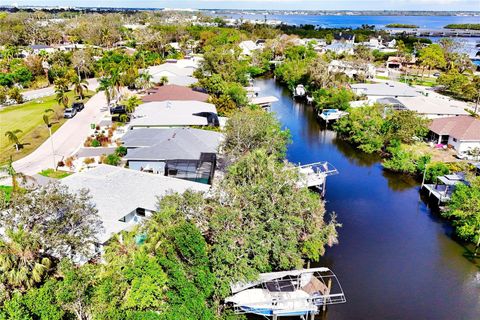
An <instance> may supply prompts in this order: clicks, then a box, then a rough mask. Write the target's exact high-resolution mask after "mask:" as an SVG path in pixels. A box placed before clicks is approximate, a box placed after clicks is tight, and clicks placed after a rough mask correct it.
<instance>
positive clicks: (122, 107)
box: [110, 105, 127, 114]
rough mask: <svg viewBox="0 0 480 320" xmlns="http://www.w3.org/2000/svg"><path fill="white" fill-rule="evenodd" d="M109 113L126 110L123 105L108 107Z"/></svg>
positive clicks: (121, 112)
mask: <svg viewBox="0 0 480 320" xmlns="http://www.w3.org/2000/svg"><path fill="white" fill-rule="evenodd" d="M110 113H111V114H126V113H127V110H126V109H125V106H120V105H119V106H115V107H111V108H110Z"/></svg>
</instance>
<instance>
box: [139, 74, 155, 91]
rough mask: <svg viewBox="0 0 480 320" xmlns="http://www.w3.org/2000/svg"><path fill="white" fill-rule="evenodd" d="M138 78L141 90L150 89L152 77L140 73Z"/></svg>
mask: <svg viewBox="0 0 480 320" xmlns="http://www.w3.org/2000/svg"><path fill="white" fill-rule="evenodd" d="M139 78H140V83H141V87H142V89H151V88H152V87H153V82H152V79H153V76H152V75H151V74H150V73H149V72H148V71H144V72H142V74H140V77H139Z"/></svg>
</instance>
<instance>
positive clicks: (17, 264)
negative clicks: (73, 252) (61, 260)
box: [0, 229, 51, 291]
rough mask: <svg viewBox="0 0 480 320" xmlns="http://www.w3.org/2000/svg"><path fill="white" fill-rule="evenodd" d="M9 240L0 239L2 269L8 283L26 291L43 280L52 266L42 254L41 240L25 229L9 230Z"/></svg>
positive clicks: (0, 268) (0, 267) (7, 233)
mask: <svg viewBox="0 0 480 320" xmlns="http://www.w3.org/2000/svg"><path fill="white" fill-rule="evenodd" d="M6 235H7V238H8V240H0V271H1V273H2V274H3V276H4V279H5V280H6V282H7V285H8V286H10V287H12V288H14V289H19V290H20V291H26V290H28V289H29V288H31V287H33V286H34V285H35V284H37V283H39V282H41V281H42V280H43V278H44V276H45V275H46V274H47V272H48V270H49V269H50V266H51V261H50V259H49V258H47V257H45V256H42V254H41V252H42V250H41V249H42V248H41V244H40V242H39V241H38V240H37V239H36V238H35V237H32V236H31V235H30V234H28V233H27V232H26V231H24V230H23V229H19V230H17V231H13V230H7V231H6Z"/></svg>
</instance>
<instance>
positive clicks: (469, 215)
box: [443, 177, 480, 256]
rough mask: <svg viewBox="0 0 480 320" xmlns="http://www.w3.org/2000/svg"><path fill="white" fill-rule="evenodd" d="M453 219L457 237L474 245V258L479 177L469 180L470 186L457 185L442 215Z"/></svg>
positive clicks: (479, 220)
mask: <svg viewBox="0 0 480 320" xmlns="http://www.w3.org/2000/svg"><path fill="white" fill-rule="evenodd" d="M443 215H444V216H445V217H447V218H451V219H453V225H454V226H455V231H456V233H457V235H458V236H459V237H460V238H462V239H464V240H467V241H472V242H474V243H475V256H477V255H478V251H479V248H480V177H474V178H471V179H470V186H467V185H464V184H458V185H457V186H456V187H455V191H454V193H453V194H452V197H451V200H450V202H449V203H448V210H447V211H446V212H445V213H443Z"/></svg>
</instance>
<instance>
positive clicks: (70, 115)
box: [63, 108, 77, 119]
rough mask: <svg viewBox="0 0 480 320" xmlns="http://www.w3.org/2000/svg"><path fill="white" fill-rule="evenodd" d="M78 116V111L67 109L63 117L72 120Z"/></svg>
mask: <svg viewBox="0 0 480 320" xmlns="http://www.w3.org/2000/svg"><path fill="white" fill-rule="evenodd" d="M76 114H77V109H74V108H68V109H65V111H64V112H63V117H64V118H67V119H70V118H73V117H75V115H76Z"/></svg>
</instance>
